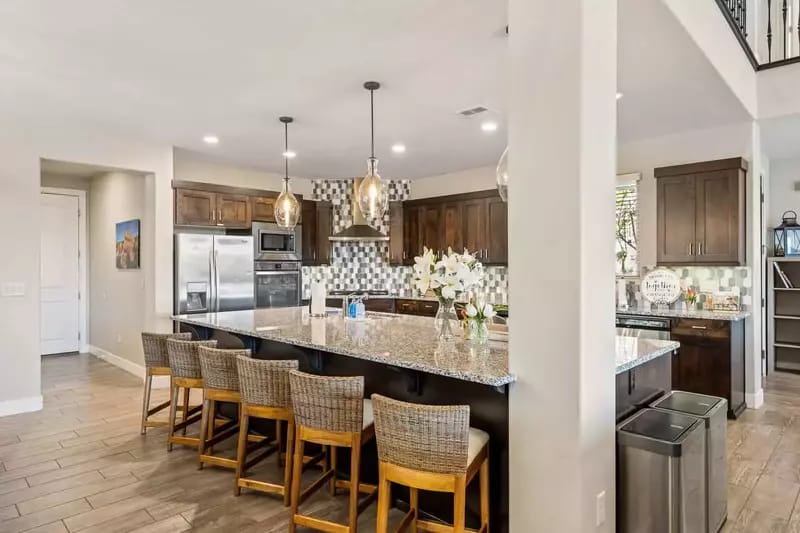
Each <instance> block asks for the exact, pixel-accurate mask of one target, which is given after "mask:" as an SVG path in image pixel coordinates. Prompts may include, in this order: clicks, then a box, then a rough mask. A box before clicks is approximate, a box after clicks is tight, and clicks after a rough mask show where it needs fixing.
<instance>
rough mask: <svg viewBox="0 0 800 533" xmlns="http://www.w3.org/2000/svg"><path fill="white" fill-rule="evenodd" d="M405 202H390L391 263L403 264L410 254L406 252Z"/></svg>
mask: <svg viewBox="0 0 800 533" xmlns="http://www.w3.org/2000/svg"><path fill="white" fill-rule="evenodd" d="M403 226H404V220H403V202H390V203H389V264H390V265H402V264H404V263H405V261H406V256H407V255H408V254H406V253H404V243H405V236H404V232H403V229H404V228H403Z"/></svg>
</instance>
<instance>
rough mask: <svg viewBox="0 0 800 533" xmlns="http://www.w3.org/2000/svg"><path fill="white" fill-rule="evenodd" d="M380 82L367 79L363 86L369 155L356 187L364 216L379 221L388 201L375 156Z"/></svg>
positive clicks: (387, 194)
mask: <svg viewBox="0 0 800 533" xmlns="http://www.w3.org/2000/svg"><path fill="white" fill-rule="evenodd" d="M380 86H381V84H380V83H378V82H377V81H368V82H366V83H365V84H364V88H365V89H366V90H368V91H369V118H370V146H371V152H370V157H369V159H367V175H366V176H364V179H363V180H362V182H361V185H360V186H359V187H358V207H359V208H360V209H361V213H362V214H363V215H364V218H366V219H367V220H372V221H379V220H380V219H381V218H383V214H384V213H385V212H386V207H387V205H388V203H389V190H388V189H389V186H388V184H387V183H386V182H385V181H383V180H382V179H381V176H380V174H378V159H377V158H376V157H375V98H374V97H375V91H377V90H378V89H379V88H380Z"/></svg>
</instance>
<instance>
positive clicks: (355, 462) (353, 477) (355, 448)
mask: <svg viewBox="0 0 800 533" xmlns="http://www.w3.org/2000/svg"><path fill="white" fill-rule="evenodd" d="M335 449H336V448H334V450H335ZM360 471H361V437H360V436H358V437H356V438H354V439H353V443H352V447H351V448H350V505H349V507H350V508H349V511H348V522H349V525H350V528H349V529H348V531H349V533H356V531H357V530H358V496H359V492H358V485H359V475H360Z"/></svg>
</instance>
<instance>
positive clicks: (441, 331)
mask: <svg viewBox="0 0 800 533" xmlns="http://www.w3.org/2000/svg"><path fill="white" fill-rule="evenodd" d="M433 327H434V328H435V329H436V335H437V337H438V338H439V340H443V341H449V340H452V339H453V338H454V336H455V335H454V333H453V332H454V331H455V330H456V328H457V327H458V320H457V318H456V308H455V300H454V299H452V298H439V309H438V310H437V311H436V316H435V317H434V319H433Z"/></svg>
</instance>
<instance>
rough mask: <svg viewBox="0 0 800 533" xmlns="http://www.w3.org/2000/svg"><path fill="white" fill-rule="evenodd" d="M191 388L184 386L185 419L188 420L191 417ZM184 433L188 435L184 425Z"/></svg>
mask: <svg viewBox="0 0 800 533" xmlns="http://www.w3.org/2000/svg"><path fill="white" fill-rule="evenodd" d="M190 392H191V390H190V389H189V387H184V388H183V420H184V422H185V421H186V419H187V418H189V393H190ZM182 433H183V434H184V435H186V428H185V427H184V428H183V430H182Z"/></svg>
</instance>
